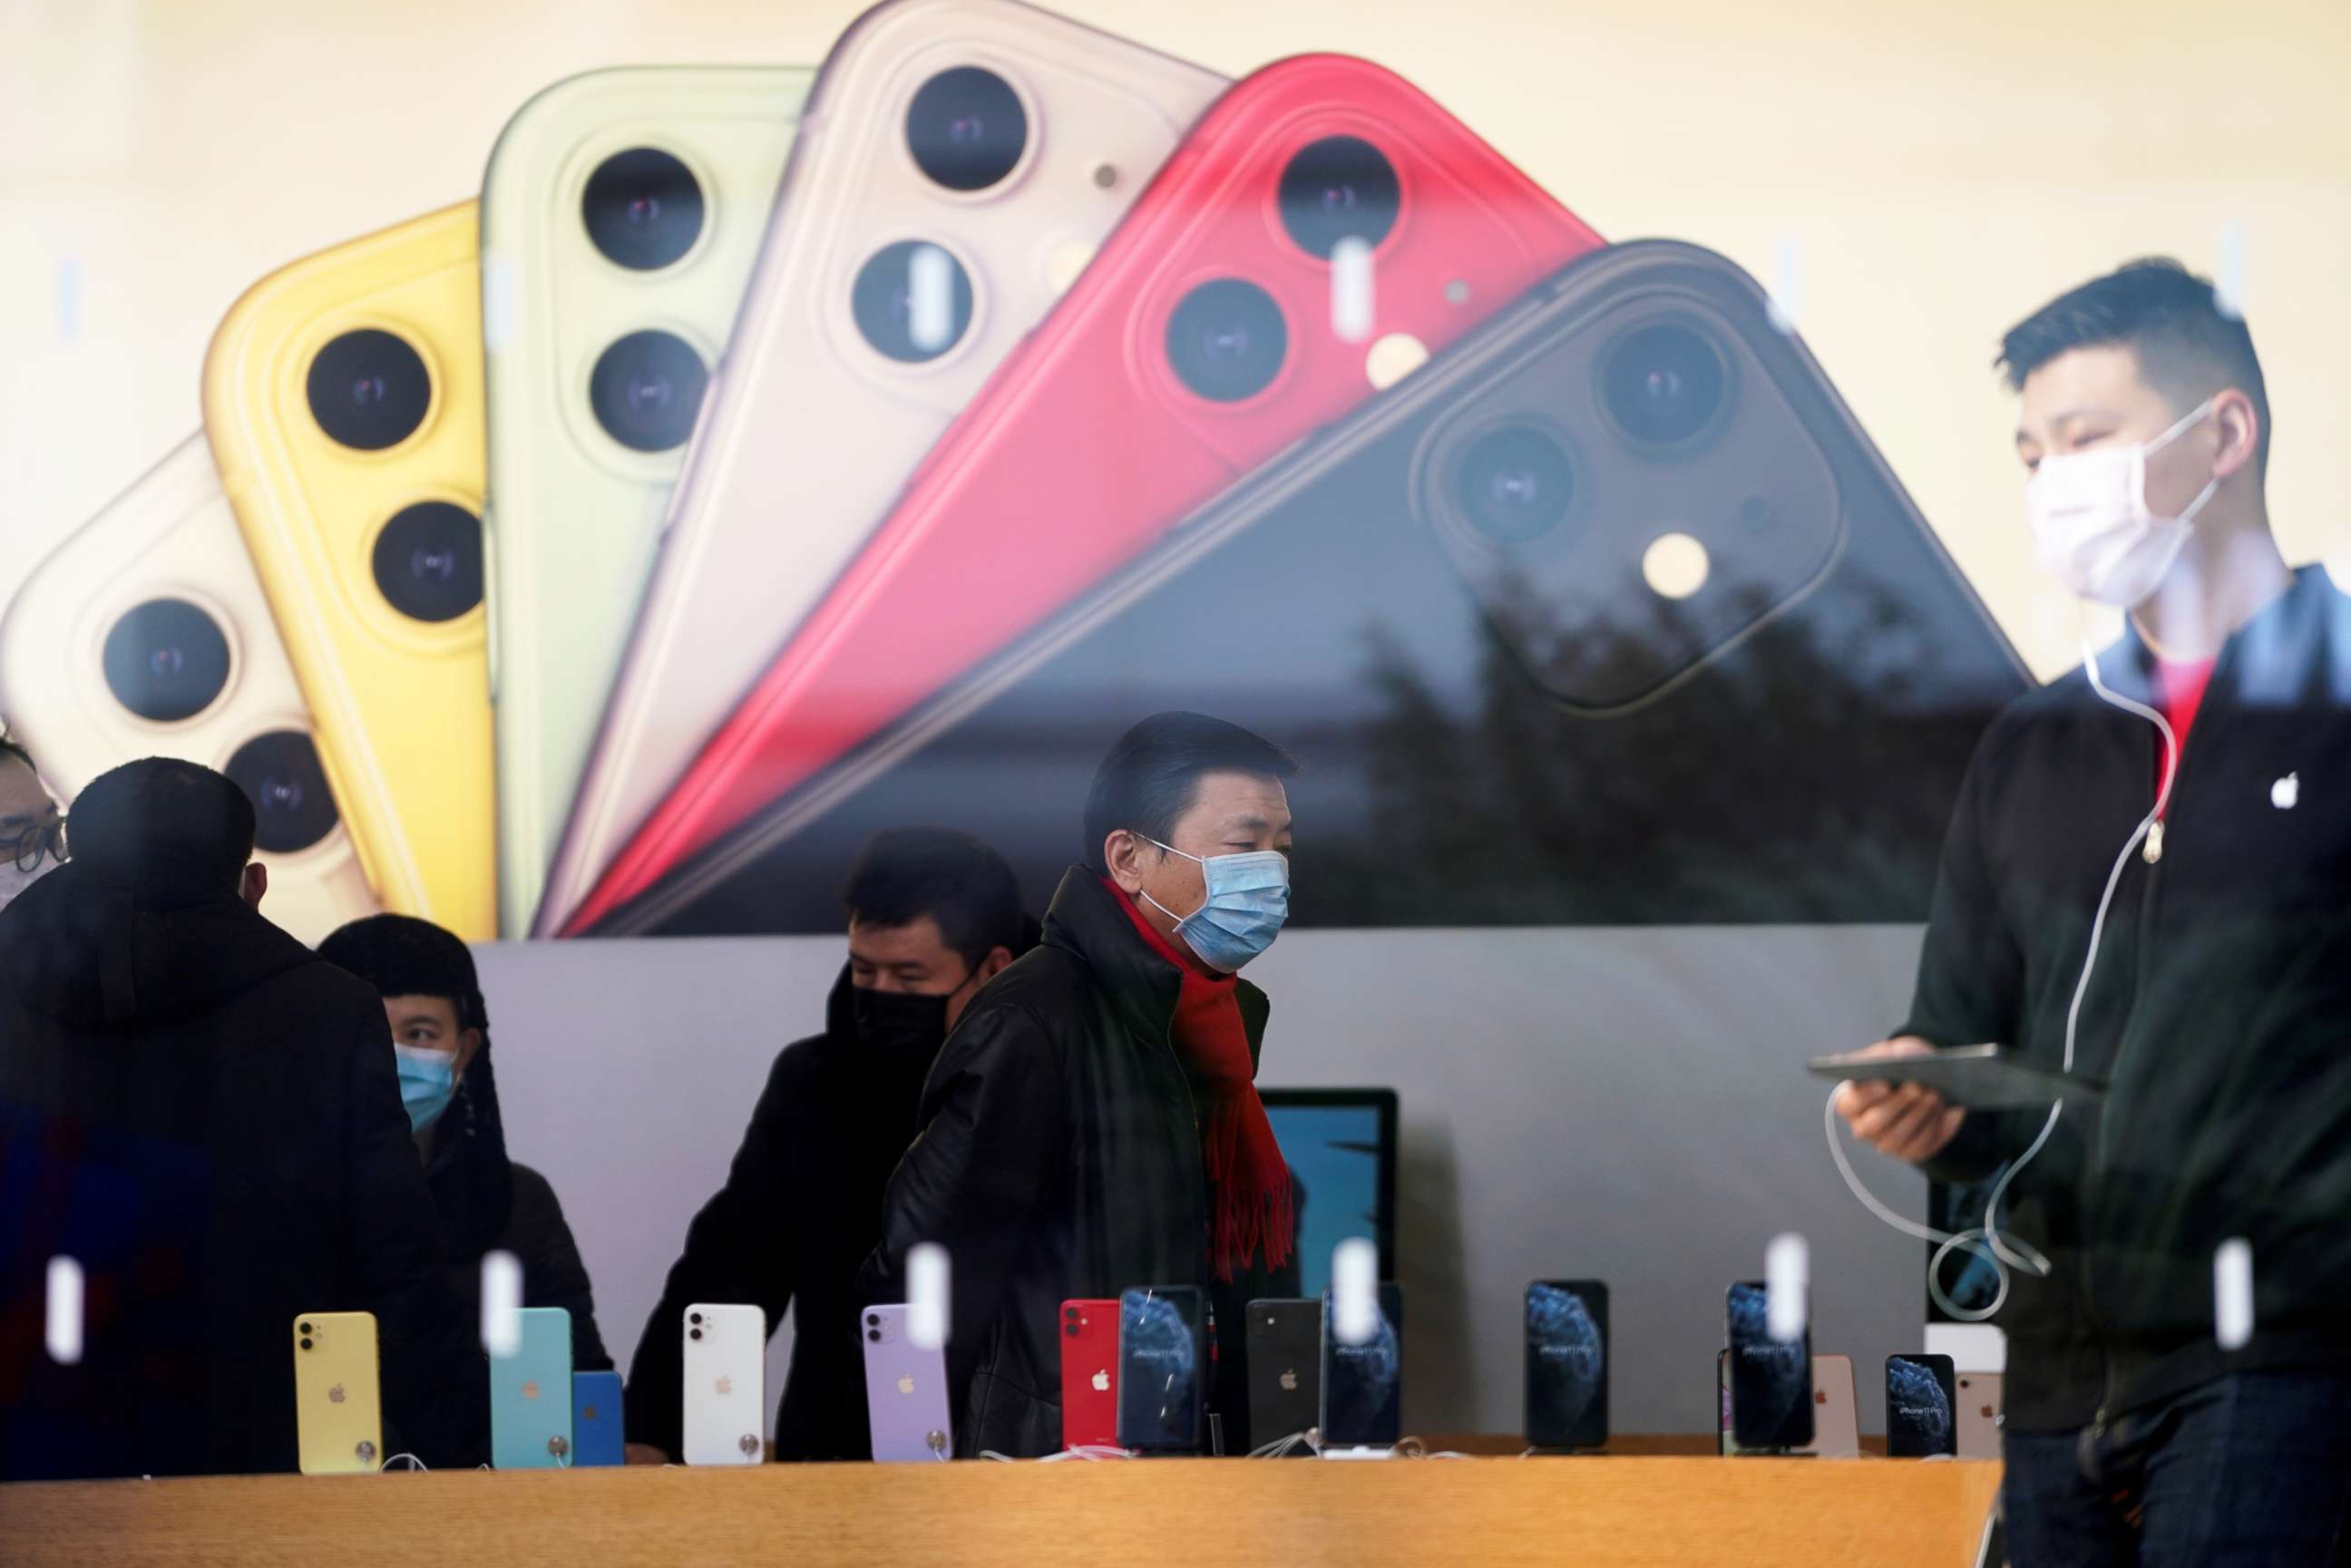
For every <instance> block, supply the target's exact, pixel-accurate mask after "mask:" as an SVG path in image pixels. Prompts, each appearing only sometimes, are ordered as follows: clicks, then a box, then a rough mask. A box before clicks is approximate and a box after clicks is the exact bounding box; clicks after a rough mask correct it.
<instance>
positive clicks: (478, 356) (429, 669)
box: [204, 202, 497, 941]
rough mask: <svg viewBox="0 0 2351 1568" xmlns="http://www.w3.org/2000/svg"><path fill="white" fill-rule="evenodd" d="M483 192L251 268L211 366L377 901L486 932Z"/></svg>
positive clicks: (237, 477) (492, 889) (330, 773)
mask: <svg viewBox="0 0 2351 1568" xmlns="http://www.w3.org/2000/svg"><path fill="white" fill-rule="evenodd" d="M204 430H205V434H207V435H208V436H209V437H210V438H211V441H212V447H213V455H214V460H215V461H216V462H217V463H218V465H219V467H220V476H221V486H222V488H223V489H224V490H225V492H226V493H227V496H228V500H229V505H230V507H231V508H232V509H234V511H235V514H236V520H237V523H238V526H239V528H241V529H242V530H243V532H244V535H245V542H246V548H247V549H249V550H250V552H251V554H252V558H253V563H254V566H255V567H256V570H258V572H259V575H260V579H261V586H262V590H263V591H264V592H265V593H266V595H267V597H268V600H269V607H270V611H271V612H272V614H273V616H274V618H275V619H276V621H277V629H278V632H279V633H280V635H281V636H282V638H283V640H284V642H285V645H286V652H287V656H288V658H289V659H290V660H291V662H292V664H293V667H294V674H295V676H296V678H297V680H298V681H299V683H300V685H301V687H302V695H303V696H304V698H305V700H306V702H307V703H308V707H309V711H310V718H311V722H312V724H313V725H314V726H315V727H316V730H317V735H318V745H319V758H320V760H321V761H322V762H323V763H324V765H325V768H326V775H327V780H328V783H329V785H330V786H331V788H332V789H333V792H334V798H335V800H336V802H337V803H338V804H339V805H340V807H341V808H342V813H343V820H344V821H345V823H346V824H347V825H348V826H349V828H350V834H351V841H352V842H353V843H354V844H355V845H356V846H357V847H358V850H359V858H360V865H361V867H362V868H363V869H364V870H365V872H366V873H367V879H368V882H369V883H370V884H371V886H372V887H373V888H374V889H375V892H376V894H377V897H378V898H379V900H380V901H381V903H382V904H383V906H384V907H385V908H387V909H390V910H392V911H394V912H396V913H399V914H402V915H416V916H418V917H420V918H423V919H426V920H431V921H433V922H434V923H435V924H437V925H444V926H446V927H448V928H449V929H450V930H452V931H454V932H455V933H456V934H457V935H458V936H462V937H465V939H466V940H468V941H487V940H489V939H491V938H492V937H495V936H496V935H497V886H496V864H497V858H496V857H497V848H496V826H495V821H494V818H495V814H496V813H495V804H494V791H493V784H492V779H491V747H490V703H489V686H488V657H487V653H486V634H485V630H484V626H485V615H484V612H483V610H482V596H483V582H482V571H483V569H482V528H481V507H482V487H483V480H484V473H483V470H484V462H485V459H484V455H483V434H482V430H483V425H482V298H481V277H480V268H479V266H478V262H477V256H476V253H475V204H474V203H472V202H466V203H465V204H462V205H459V206H455V207H449V208H446V209H444V210H443V211H441V212H437V213H434V214H429V215H427V216H425V217H421V218H415V219H412V220H411V221H409V222H407V223H404V224H402V225H398V226H396V227H393V228H389V229H385V230H383V231H381V233H378V234H372V235H368V236H367V237H365V238H363V239H356V240H352V241H350V242H349V243H348V244H345V245H340V246H336V247H335V248H333V249H332V250H328V251H322V252H320V253H319V255H317V256H309V257H307V258H305V259H304V260H301V261H298V262H296V263H294V264H293V265H292V266H290V267H284V268H281V269H280V270H279V271H277V272H275V273H273V274H271V275H270V276H269V277H266V278H264V279H262V281H261V282H259V283H257V284H256V285H254V286H253V287H251V288H250V289H248V290H246V294H245V297H244V298H241V299H239V300H238V301H237V302H236V304H235V307H234V308H231V310H230V311H229V314H228V317H227V319H225V321H223V322H222V323H221V326H220V329H219V330H218V331H217V332H216V333H214V337H213V341H212V347H211V350H210V351H209V352H208V353H207V355H206V357H205V361H204Z"/></svg>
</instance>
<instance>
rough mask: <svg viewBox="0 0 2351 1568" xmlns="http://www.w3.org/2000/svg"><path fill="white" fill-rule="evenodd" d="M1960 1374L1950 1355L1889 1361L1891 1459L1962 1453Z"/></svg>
mask: <svg viewBox="0 0 2351 1568" xmlns="http://www.w3.org/2000/svg"><path fill="white" fill-rule="evenodd" d="M1955 1375H1956V1374H1955V1373H1954V1371H1953V1369H1952V1366H1951V1358H1950V1357H1949V1356H1948V1355H1889V1356H1887V1357H1886V1456H1887V1458H1896V1459H1924V1458H1933V1457H1934V1456H1935V1455H1938V1454H1957V1453H1958V1452H1959V1421H1958V1419H1957V1417H1956V1416H1955V1415H1954V1409H1955V1406H1956V1401H1955V1399H1954V1398H1953V1380H1954V1377H1955Z"/></svg>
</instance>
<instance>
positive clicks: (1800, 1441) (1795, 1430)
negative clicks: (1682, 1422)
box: [1727, 1280, 1813, 1452]
mask: <svg viewBox="0 0 2351 1568" xmlns="http://www.w3.org/2000/svg"><path fill="white" fill-rule="evenodd" d="M1769 1300H1770V1298H1769V1296H1768V1294H1767V1292H1766V1291H1765V1289H1764V1286H1763V1283H1762V1281H1758V1280H1741V1281H1738V1282H1737V1283H1735V1284H1733V1285H1732V1286H1731V1287H1730V1292H1729V1312H1728V1313H1727V1315H1728V1317H1729V1330H1730V1439H1731V1444H1732V1446H1733V1447H1734V1448H1740V1449H1744V1450H1750V1451H1753V1450H1761V1451H1764V1452H1785V1451H1786V1450H1788V1449H1790V1448H1802V1447H1803V1446H1804V1445H1805V1444H1807V1443H1809V1442H1811V1441H1812V1440H1813V1332H1812V1326H1811V1322H1810V1321H1809V1318H1810V1314H1809V1313H1808V1314H1807V1322H1806V1324H1805V1327H1804V1332H1803V1333H1801V1334H1799V1335H1798V1336H1797V1337H1796V1338H1794V1339H1792V1340H1781V1339H1773V1338H1772V1337H1771V1327H1770V1321H1769V1320H1770V1314H1769V1311H1768V1306H1769Z"/></svg>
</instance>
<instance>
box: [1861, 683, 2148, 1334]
mask: <svg viewBox="0 0 2351 1568" xmlns="http://www.w3.org/2000/svg"><path fill="white" fill-rule="evenodd" d="M2082 669H2083V673H2084V674H2087V675H2088V676H2089V677H2090V689H2091V690H2092V691H2094V692H2095V693H2096V694H2097V695H2098V696H2099V698H2100V699H2101V700H2102V701H2104V702H2105V703H2107V704H2108V705H2110V706H2114V707H2117V708H2120V709H2122V710H2123V711H2124V712H2125V713H2131V714H2137V716H2139V717H2141V718H2143V719H2146V720H2147V722H2148V723H2150V724H2152V725H2154V726H2155V727H2156V729H2157V731H2158V733H2159V734H2160V735H2161V736H2162V737H2163V754H2164V767H2163V785H2162V788H2160V789H2158V790H2157V791H2156V795H2155V808H2154V810H2150V811H2148V812H2147V815H2146V816H2145V817H2143V818H2141V819H2140V821H2139V824H2138V826H2137V828H2136V829H2134V830H2133V831H2132V832H2131V836H2130V838H2129V840H2128V841H2126V843H2125V844H2124V845H2123V848H2122V852H2121V853H2120V854H2118V855H2116V857H2115V863H2114V869H2113V870H2112V871H2110V872H2108V873H2106V886H2105V892H2103V893H2101V894H2099V895H2098V909H2097V914H2096V915H2095V916H2093V917H2092V919H2091V921H2090V950H2089V953H2088V954H2087V955H2086V956H2085V957H2084V958H2083V960H2082V975H2081V978H2080V979H2078V980H2076V981H2075V982H2074V1000H2073V1002H2072V1004H2071V1005H2070V1006H2069V1007H2067V1008H2066V1009H2065V1057H2064V1066H2063V1067H2062V1068H2061V1069H2060V1071H2064V1072H2071V1071H2074V1034H2075V1030H2076V1029H2077V1027H2078V1026H2079V1025H2080V1023H2081V1019H2082V998H2084V997H2085V996H2087V995H2088V994H2089V991H2090V977H2091V975H2092V974H2094V973H2095V971H2096V969H2097V964H2098V946H2099V942H2100V939H2101V938H2102V937H2104V936H2105V929H2106V913H2107V911H2108V910H2109V909H2110V908H2112V907H2113V904H2114V900H2115V889H2116V887H2118V886H2120V885H2121V883H2122V880H2123V868H2124V867H2125V866H2126V865H2128V864H2129V863H2130V858H2131V856H2132V855H2133V854H2134V853H2136V852H2137V850H2138V847H2139V845H2141V844H2142V843H2144V842H2146V841H2147V835H2148V834H2149V833H2151V832H2153V831H2155V826H2156V824H2157V823H2158V822H2160V821H2162V820H2163V811H2164V808H2165V807H2166V806H2168V804H2169V803H2170V800H2171V785H2172V780H2173V779H2175V778H2177V777H2178V775H2179V737H2178V736H2177V735H2176V734H2174V733H2173V731H2172V728H2171V724H2170V722H2169V721H2168V719H2166V718H2165V717H2164V716H2162V715H2161V714H2159V713H2158V712H2156V711H2155V709H2153V708H2151V707H2149V706H2147V705H2146V704H2145V703H2139V702H2133V701H2132V700H2131V699H2130V698H2128V697H2126V696H2122V695H2118V694H2116V692H2114V691H2112V690H2111V689H2109V688H2108V687H2107V685H2106V683H2105V681H2104V680H2103V679H2102V678H2100V676H2099V674H2098V661H2097V656H2096V654H2095V653H2093V652H2092V651H2091V650H2090V648H2089V647H2088V645H2087V644H2086V643H2085V645H2084V647H2083V649H2082ZM1837 1087H1838V1089H1842V1088H1843V1087H1844V1085H1843V1084H1839V1085H1838V1086H1837ZM1836 1096H1837V1091H1836V1090H1834V1089H1833V1090H1831V1091H1830V1092H1829V1097H1828V1101H1827V1103H1826V1104H1824V1105H1823V1107H1822V1113H1821V1118H1822V1126H1823V1131H1824V1132H1825V1133H1826V1134H1827V1136H1828V1142H1829V1156H1830V1157H1831V1158H1832V1159H1834V1160H1835V1161H1836V1167H1837V1172H1838V1174H1839V1175H1841V1176H1844V1184H1845V1186H1849V1187H1851V1188H1852V1189H1853V1195H1854V1197H1857V1198H1859V1199H1860V1200H1861V1202H1862V1206H1863V1207H1865V1208H1867V1209H1868V1210H1869V1211H1870V1212H1871V1213H1872V1214H1875V1215H1876V1216H1877V1218H1880V1219H1882V1220H1884V1221H1886V1224H1888V1225H1890V1226H1892V1227H1894V1228H1895V1229H1896V1230H1899V1231H1901V1232H1902V1233H1903V1234H1904V1235H1906V1236H1915V1237H1917V1239H1919V1240H1921V1241H1932V1242H1934V1243H1936V1247H1935V1253H1934V1256H1933V1257H1931V1258H1929V1259H1928V1260H1927V1293H1928V1295H1929V1296H1931V1297H1933V1298H1934V1301H1935V1304H1936V1305H1937V1306H1938V1307H1940V1308H1941V1309H1942V1310H1943V1311H1944V1312H1946V1313H1947V1314H1949V1316H1950V1317H1951V1318H1952V1319H1953V1320H1954V1321H1956V1322H1968V1323H1980V1322H1984V1321H1985V1320H1986V1319H1988V1318H1991V1316H1993V1315H1994V1314H1995V1313H1997V1312H1999V1311H2000V1309H2001V1306H2002V1305H2003V1304H2004V1303H2005V1302H2006V1301H2008V1288H2009V1281H2010V1279H2011V1275H2010V1272H2009V1270H2011V1268H2014V1269H2023V1270H2028V1271H2030V1272H2031V1273H2032V1274H2033V1275H2035V1276H2036V1277H2046V1276H2047V1274H2048V1273H2049V1269H2050V1264H2049V1260H2048V1259H2047V1258H2045V1257H2043V1255H2042V1254H2041V1253H2040V1252H2038V1251H2036V1250H2035V1249H2032V1247H2030V1246H2027V1245H2026V1244H2025V1243H2024V1242H2022V1241H2019V1240H2017V1239H2014V1238H2003V1237H2002V1236H2001V1233H2000V1205H2001V1199H2002V1198H2004V1197H2007V1196H2008V1188H2009V1184H2010V1183H2011V1182H2013V1181H2015V1180H2016V1177H2017V1173H2018V1172H2020V1171H2022V1170H2023V1169H2024V1167H2025V1166H2029V1165H2031V1164H2032V1158H2033V1156H2034V1155H2038V1154H2039V1153H2040V1152H2041V1150H2042V1148H2043V1146H2044V1145H2046V1144H2047V1143H2048V1142H2049V1137H2050V1134H2053V1133H2054V1132H2055V1131H2056V1130H2057V1118H2058V1117H2059V1116H2060V1115H2061V1114H2063V1113H2064V1109H2065V1103H2064V1101H2062V1100H2061V1101H2059V1102H2058V1103H2056V1104H2054V1105H2052V1106H2050V1107H2049V1119H2048V1120H2047V1121H2045V1122H2043V1123H2042V1124H2041V1132H2040V1134H2039V1135H2038V1136H2036V1137H2035V1138H2034V1139H2033V1140H2032V1143H2031V1144H2029V1145H2026V1146H2025V1150H2024V1153H2022V1155H2018V1156H2017V1157H2016V1158H2015V1159H2014V1160H2011V1161H2010V1162H2009V1163H2008V1164H2007V1165H2006V1166H2003V1167H2002V1168H2001V1173H2000V1176H1999V1179H1998V1180H1997V1181H1995V1182H1993V1184H1992V1189H1991V1197H1988V1198H1987V1199H1986V1200H1985V1202H1984V1217H1983V1223H1982V1224H1981V1225H1972V1226H1970V1227H1969V1228H1967V1229H1965V1230H1958V1231H1951V1230H1938V1229H1936V1228H1934V1227H1932V1226H1930V1225H1920V1224H1918V1223H1917V1221H1915V1220H1911V1219H1906V1218H1903V1217H1902V1216H1901V1215H1898V1214H1896V1213H1895V1212H1894V1211H1893V1210H1892V1209H1890V1208H1888V1207H1886V1205H1884V1204H1883V1203H1880V1202H1879V1201H1878V1200H1877V1197H1876V1194H1874V1193H1872V1192H1871V1191H1870V1190H1869V1189H1868V1188H1867V1187H1866V1186H1863V1185H1862V1181H1861V1177H1860V1176H1857V1175H1855V1172H1854V1168H1853V1162H1852V1161H1850V1160H1848V1159H1846V1158H1845V1154H1844V1140H1843V1139H1842V1138H1840V1137H1839V1136H1838V1135H1837V1113H1836ZM1953 1252H1969V1253H1972V1254H1974V1255H1975V1256H1977V1257H1979V1258H1982V1259H1984V1260H1987V1261H1989V1262H1990V1263H1991V1266H1992V1271H1993V1273H1994V1274H1996V1275H1997V1276H1998V1277H1999V1279H2000V1284H1999V1287H1998V1288H1997V1289H1996V1290H1994V1291H1992V1297H1991V1301H1990V1302H1989V1303H1988V1304H1986V1305H1984V1306H1981V1307H1963V1306H1961V1305H1959V1303H1958V1302H1957V1301H1952V1300H1951V1298H1950V1296H1949V1293H1948V1292H1946V1291H1944V1289H1943V1281H1942V1272H1943V1260H1945V1259H1947V1258H1949V1256H1950V1255H1951V1254H1952V1253H1953Z"/></svg>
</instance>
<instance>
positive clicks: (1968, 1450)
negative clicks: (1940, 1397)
mask: <svg viewBox="0 0 2351 1568" xmlns="http://www.w3.org/2000/svg"><path fill="white" fill-rule="evenodd" d="M2000 1390H2001V1375H2000V1374H1999V1373H1997V1372H1962V1373H1960V1374H1959V1387H1958V1390H1957V1392H1956V1396H1955V1397H1954V1398H1953V1399H1952V1401H1951V1409H1952V1414H1953V1416H1955V1418H1956V1419H1955V1425H1956V1427H1957V1428H1958V1433H1959V1458H1963V1459H1996V1458H2000V1409H2001V1406H2000Z"/></svg>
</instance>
